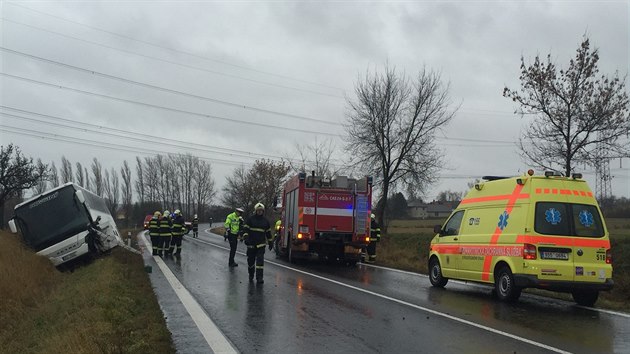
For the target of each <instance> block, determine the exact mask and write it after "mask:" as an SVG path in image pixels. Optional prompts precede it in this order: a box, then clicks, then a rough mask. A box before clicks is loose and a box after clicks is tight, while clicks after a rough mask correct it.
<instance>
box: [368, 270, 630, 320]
mask: <svg viewBox="0 0 630 354" xmlns="http://www.w3.org/2000/svg"><path fill="white" fill-rule="evenodd" d="M360 264H361V265H363V266H366V267H372V268H378V269H384V270H389V271H392V272H398V273H404V274H409V275H415V276H419V277H422V278H428V277H429V276H428V275H426V274H420V273H414V272H410V271H406V270H400V269H395V268H389V267H383V266H377V265H373V264H366V263H360ZM449 282H453V283H456V284H461V285H467V286H472V287H475V288H479V289H489V288H491V287H492V284H488V285H481V284H478V283H474V282H467V281H462V280H453V279H450V280H449ZM528 295H529V296H540V297H541V298H545V299H553V300H555V301H559V302H562V303H565V304H566V305H567V306H575V307H578V308H581V309H584V310H591V311H595V312H601V313H605V314H609V315H613V316H620V317H625V318H630V314H628V313H624V312H618V311H613V310H606V309H600V308H597V307H588V306H580V305H576V304H574V303H572V302H570V301H566V300H562V299H556V298H551V297H545V296H542V295H534V294H528Z"/></svg>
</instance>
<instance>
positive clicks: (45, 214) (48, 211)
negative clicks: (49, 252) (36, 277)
mask: <svg viewBox="0 0 630 354" xmlns="http://www.w3.org/2000/svg"><path fill="white" fill-rule="evenodd" d="M15 216H16V220H17V223H18V225H19V227H20V230H21V232H22V236H23V237H24V241H25V242H26V244H28V245H29V246H31V247H33V248H34V249H35V250H36V251H40V250H42V249H45V248H47V247H50V246H52V245H54V244H56V243H58V242H61V241H63V240H65V239H66V238H68V237H71V236H74V235H76V234H78V233H80V232H82V231H84V230H86V229H87V225H88V223H89V218H88V215H87V211H86V210H85V208H84V207H83V206H82V205H81V204H80V203H78V202H77V201H76V199H75V198H74V188H73V187H72V186H66V187H64V188H61V189H58V190H56V191H54V192H52V193H47V194H45V195H43V196H41V197H39V198H37V199H36V200H34V201H32V202H30V203H28V204H25V205H22V206H20V207H19V208H18V209H16V210H15Z"/></svg>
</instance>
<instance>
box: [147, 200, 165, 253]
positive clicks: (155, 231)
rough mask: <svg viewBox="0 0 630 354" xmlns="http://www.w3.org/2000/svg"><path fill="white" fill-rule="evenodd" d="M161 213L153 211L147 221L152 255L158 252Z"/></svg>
mask: <svg viewBox="0 0 630 354" xmlns="http://www.w3.org/2000/svg"><path fill="white" fill-rule="evenodd" d="M161 216H162V213H160V212H159V211H156V212H155V213H153V217H152V218H151V220H150V221H149V227H148V229H149V236H150V237H151V246H152V247H153V255H154V256H157V254H158V244H159V243H160V241H159V238H160V217H161Z"/></svg>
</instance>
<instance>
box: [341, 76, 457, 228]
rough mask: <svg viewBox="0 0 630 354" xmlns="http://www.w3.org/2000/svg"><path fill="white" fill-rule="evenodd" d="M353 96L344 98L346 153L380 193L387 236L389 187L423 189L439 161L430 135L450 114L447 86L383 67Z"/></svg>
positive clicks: (432, 78)
mask: <svg viewBox="0 0 630 354" xmlns="http://www.w3.org/2000/svg"><path fill="white" fill-rule="evenodd" d="M355 94H356V96H357V97H356V99H355V100H348V105H349V107H350V109H349V113H348V117H347V118H348V122H347V125H346V130H347V133H348V144H347V149H348V151H350V152H351V154H352V157H353V162H354V164H355V165H356V166H359V167H361V168H362V169H363V170H365V171H367V172H369V173H370V174H372V175H373V176H374V177H375V182H376V185H377V186H378V187H380V189H381V196H380V201H379V203H378V205H379V206H380V207H379V208H378V209H377V210H376V213H377V219H378V221H379V222H380V224H381V228H382V229H383V231H384V232H386V230H387V224H386V223H384V222H383V221H384V220H386V218H385V214H386V210H387V199H388V196H389V193H390V189H391V188H392V187H394V186H396V185H397V184H401V185H402V186H404V187H406V188H407V189H410V190H412V191H422V190H423V189H424V188H425V187H426V186H428V185H429V184H430V183H431V182H432V181H433V180H434V178H435V174H436V172H437V171H438V170H439V168H440V166H441V161H442V160H443V159H442V158H440V157H441V155H440V153H439V151H438V149H437V147H436V144H435V134H436V133H437V132H438V131H439V130H440V129H441V128H443V127H444V126H445V125H446V124H447V123H448V122H449V121H450V120H451V118H452V117H453V115H454V114H455V110H451V109H449V105H450V100H449V85H444V84H442V80H441V78H440V74H439V73H436V72H433V71H429V70H427V69H426V68H422V70H420V72H419V73H418V75H417V77H415V79H414V80H413V81H411V80H410V79H408V78H407V77H406V75H404V74H398V73H397V72H396V71H395V69H393V68H389V67H388V66H386V67H385V70H384V73H378V72H374V73H373V74H371V73H369V72H368V73H367V74H366V76H365V78H364V79H363V80H362V81H360V82H358V83H357V84H356V87H355Z"/></svg>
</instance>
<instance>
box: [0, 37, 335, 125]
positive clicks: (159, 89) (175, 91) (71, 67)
mask: <svg viewBox="0 0 630 354" xmlns="http://www.w3.org/2000/svg"><path fill="white" fill-rule="evenodd" d="M0 50H2V51H4V52H7V53H11V54H14V55H19V56H22V57H25V58H30V59H34V60H39V61H42V62H45V63H49V64H53V65H57V66H61V67H64V68H68V69H72V70H76V71H80V72H83V73H86V74H90V75H97V76H101V77H104V78H107V79H111V80H117V81H121V82H124V83H127V84H131V85H136V86H141V87H145V88H150V89H154V90H158V91H162V92H168V93H171V94H175V95H180V96H185V97H190V98H195V99H199V100H204V101H208V102H214V103H219V104H223V105H227V106H231V107H237V108H243V109H247V110H251V111H256V112H261V113H269V114H274V115H279V116H284V117H289V118H295V119H301V120H305V121H309V122H318V123H324V124H331V125H340V123H339V122H331V121H329V120H323V119H317V118H311V117H305V116H300V115H296V114H290V113H283V112H278V111H273V110H269V109H264V108H258V107H252V106H247V105H243V104H238V103H234V102H228V101H223V100H219V99H216V98H211V97H206V96H200V95H195V94H192V93H188V92H183V91H178V90H174V89H169V88H166V87H161V86H156V85H152V84H147V83H144V82H139V81H135V80H131V79H126V78H124V77H120V76H115V75H110V74H106V73H102V72H99V71H96V70H92V69H86V68H82V67H78V66H75V65H71V64H66V63H62V62H58V61H55V60H52V59H48V58H43V57H39V56H36V55H33V54H28V53H24V52H20V51H17V50H14V49H11V48H6V47H2V46H0Z"/></svg>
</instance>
